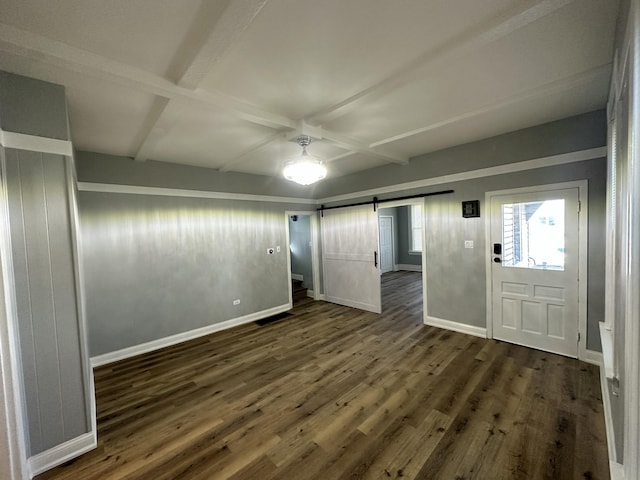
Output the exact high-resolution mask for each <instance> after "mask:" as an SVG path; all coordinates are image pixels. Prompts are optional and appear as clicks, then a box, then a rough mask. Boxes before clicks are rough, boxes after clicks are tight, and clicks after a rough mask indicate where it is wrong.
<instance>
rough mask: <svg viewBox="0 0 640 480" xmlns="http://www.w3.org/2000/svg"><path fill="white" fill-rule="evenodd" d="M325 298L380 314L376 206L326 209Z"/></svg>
mask: <svg viewBox="0 0 640 480" xmlns="http://www.w3.org/2000/svg"><path fill="white" fill-rule="evenodd" d="M322 264H323V267H324V291H325V299H326V300H327V301H329V302H333V303H338V304H340V305H346V306H349V307H355V308H360V309H362V310H368V311H371V312H376V313H380V312H381V311H382V307H381V304H382V302H381V294H380V270H379V267H378V214H377V213H376V212H374V211H373V205H362V206H358V207H346V208H337V209H334V210H325V211H324V212H323V216H322Z"/></svg>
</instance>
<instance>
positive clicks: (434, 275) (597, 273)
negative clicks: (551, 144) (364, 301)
mask: <svg viewBox="0 0 640 480" xmlns="http://www.w3.org/2000/svg"><path fill="white" fill-rule="evenodd" d="M582 179H587V180H588V181H589V185H588V187H589V205H588V207H589V219H588V222H589V226H588V228H589V232H588V266H587V270H588V271H587V275H588V283H589V285H588V292H587V295H588V299H587V348H588V349H590V350H596V351H600V350H601V347H600V332H599V328H598V322H600V321H602V319H603V318H604V262H605V258H604V248H605V224H606V219H605V195H606V161H605V159H597V160H590V161H586V162H580V163H574V164H571V165H563V166H557V167H548V168H541V169H537V170H530V171H526V172H517V173H511V174H506V175H497V176H493V177H486V178H481V179H476V180H470V181H465V182H456V183H451V184H447V185H443V186H442V187H443V188H444V189H449V188H451V189H453V190H454V193H453V194H450V195H443V196H437V197H428V198H427V200H426V203H425V216H426V230H427V243H426V255H427V305H428V307H427V308H428V315H430V316H434V317H437V318H442V319H445V320H451V321H454V322H459V323H464V324H468V325H474V326H478V327H486V288H487V286H486V280H485V260H486V255H488V254H490V252H489V248H488V247H487V246H486V245H485V216H486V215H487V214H488V211H487V206H486V205H485V204H484V198H485V192H488V191H495V190H503V189H507V188H518V187H525V186H531V185H543V184H547V183H559V182H567V181H572V180H582ZM464 200H480V212H481V217H479V218H462V215H461V207H460V205H461V202H462V201H464ZM465 240H473V242H474V248H473V249H465V248H464V241H465Z"/></svg>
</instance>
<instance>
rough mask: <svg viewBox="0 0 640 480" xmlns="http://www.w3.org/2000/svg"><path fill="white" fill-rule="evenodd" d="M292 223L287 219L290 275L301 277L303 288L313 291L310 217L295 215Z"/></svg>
mask: <svg viewBox="0 0 640 480" xmlns="http://www.w3.org/2000/svg"><path fill="white" fill-rule="evenodd" d="M296 217H297V220H296V221H295V222H294V221H293V220H292V219H291V217H289V241H290V243H291V273H295V274H298V275H302V278H303V282H302V284H303V286H304V287H305V288H306V289H307V290H313V265H312V259H311V245H310V242H311V217H310V216H309V215H296Z"/></svg>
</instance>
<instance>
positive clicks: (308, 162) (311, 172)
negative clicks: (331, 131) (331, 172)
mask: <svg viewBox="0 0 640 480" xmlns="http://www.w3.org/2000/svg"><path fill="white" fill-rule="evenodd" d="M296 142H297V143H298V145H300V146H301V147H302V153H301V154H300V157H299V158H298V159H296V160H293V161H291V162H289V163H287V165H286V166H285V167H284V171H283V172H282V173H283V175H284V178H286V179H287V180H291V181H293V182H296V183H299V184H300V185H311V184H312V183H316V182H317V181H319V180H322V179H323V178H324V177H326V176H327V169H326V168H325V166H324V165H323V164H322V162H321V161H320V160H316V159H314V158H312V157H311V156H310V155H309V154H308V153H307V145H309V144H310V143H311V137H309V135H300V136H299V137H298V138H296Z"/></svg>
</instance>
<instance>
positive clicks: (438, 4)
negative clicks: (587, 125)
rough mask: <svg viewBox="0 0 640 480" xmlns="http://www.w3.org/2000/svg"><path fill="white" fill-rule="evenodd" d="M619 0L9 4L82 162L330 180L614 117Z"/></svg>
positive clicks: (3, 36)
mask: <svg viewBox="0 0 640 480" xmlns="http://www.w3.org/2000/svg"><path fill="white" fill-rule="evenodd" d="M617 10H618V2H617V0H573V1H571V0H482V1H478V0H400V1H390V0H348V1H345V0H322V1H317V0H216V1H207V0H174V1H171V0H165V1H158V0H136V1H131V0H109V1H104V0H56V1H55V2H52V1H49V0H0V69H2V70H6V71H9V72H13V73H17V74H21V75H27V76H30V77H34V78H38V79H41V80H46V81H51V82H54V83H59V84H63V85H65V86H66V87H67V94H68V102H69V109H70V121H71V129H72V138H73V142H74V144H75V146H76V148H77V149H79V150H89V151H96V152H101V153H109V154H114V155H124V156H129V157H133V158H136V159H137V160H140V161H144V160H148V159H152V160H159V161H164V162H172V163H181V164H187V165H197V166H202V167H209V168H215V169H219V170H221V171H237V172H246V173H256V174H262V175H273V176H277V175H280V171H281V168H282V166H283V165H284V163H286V161H288V160H289V159H291V157H293V156H295V155H296V153H298V152H299V150H300V149H299V147H298V146H297V145H296V144H295V143H293V142H291V139H292V138H295V137H296V136H297V134H299V133H308V134H310V135H311V136H312V137H314V138H316V139H317V140H316V141H314V142H313V143H312V144H311V146H310V147H309V149H308V150H309V152H310V153H311V154H312V155H314V156H317V157H320V158H321V159H323V160H324V161H325V162H326V164H327V166H328V168H329V175H330V176H339V175H345V174H349V173H354V172H357V171H360V170H365V169H368V168H372V167H376V166H379V165H383V164H385V163H399V164H403V163H406V162H407V161H408V159H409V158H411V157H413V156H416V155H420V154H424V153H428V152H432V151H435V150H439V149H442V148H446V147H449V146H453V145H458V144H462V143H467V142H470V141H474V140H479V139H482V138H486V137H490V136H494V135H498V134H501V133H505V132H509V131H513V130H517V129H520V128H525V127H529V126H533V125H537V124H540V123H544V122H549V121H553V120H557V119H560V118H564V117H568V116H571V115H576V114H580V113H585V112H589V111H592V110H596V109H598V108H603V107H604V106H605V104H606V98H607V93H608V84H609V78H610V75H611V68H612V64H611V62H612V58H613V50H612V49H613V36H614V30H615V23H616V15H617Z"/></svg>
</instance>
